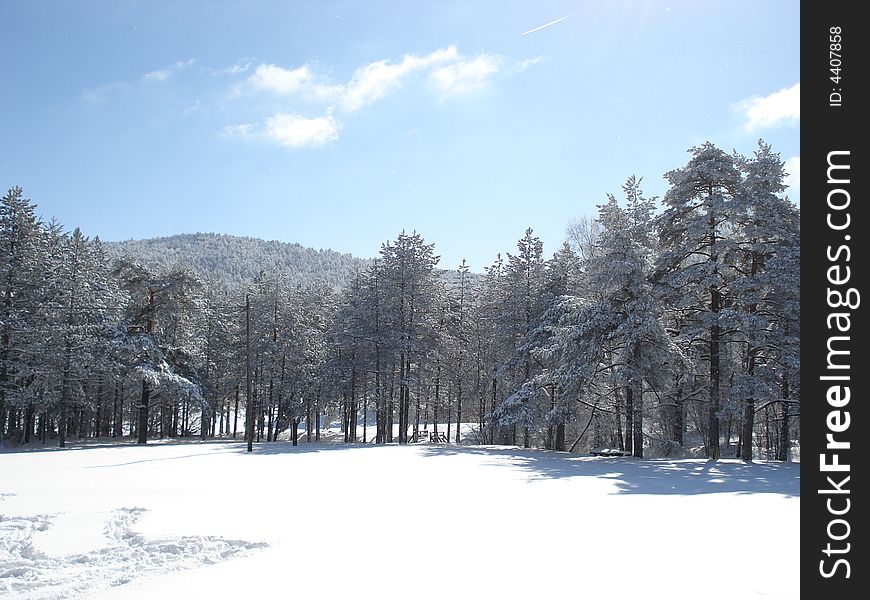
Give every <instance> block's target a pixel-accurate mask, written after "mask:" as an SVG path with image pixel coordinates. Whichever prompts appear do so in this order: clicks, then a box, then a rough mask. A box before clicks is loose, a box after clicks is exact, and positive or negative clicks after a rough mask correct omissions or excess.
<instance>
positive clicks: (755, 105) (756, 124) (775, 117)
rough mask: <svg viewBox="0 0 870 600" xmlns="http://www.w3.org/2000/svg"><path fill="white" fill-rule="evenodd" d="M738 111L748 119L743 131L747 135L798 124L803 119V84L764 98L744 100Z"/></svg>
mask: <svg viewBox="0 0 870 600" xmlns="http://www.w3.org/2000/svg"><path fill="white" fill-rule="evenodd" d="M737 110H738V111H740V112H742V113H743V114H744V116H745V117H746V123H744V125H743V129H744V131H746V132H747V133H751V132H753V131H755V130H757V129H761V128H763V127H774V126H777V125H782V124H785V123H793V122H797V121H799V120H800V118H801V84H800V83H799V82H798V83H796V84H794V85H793V86H791V87H787V88H783V89H781V90H779V91H777V92H774V93H772V94H770V95H769V96H765V97H763V98H761V97H758V96H753V97H752V98H747V99H746V100H742V101H740V102H738V103H737Z"/></svg>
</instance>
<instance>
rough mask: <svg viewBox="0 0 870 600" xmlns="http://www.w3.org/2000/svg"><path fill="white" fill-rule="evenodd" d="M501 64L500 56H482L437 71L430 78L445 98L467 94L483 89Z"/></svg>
mask: <svg viewBox="0 0 870 600" xmlns="http://www.w3.org/2000/svg"><path fill="white" fill-rule="evenodd" d="M501 62H502V60H501V57H499V56H493V55H490V54H481V55H479V56H477V57H475V58H473V59H471V60H460V61H457V62H455V63H452V64H449V65H447V66H444V67H441V68H439V69H436V70H435V71H433V72H432V75H431V76H430V77H431V79H432V81H433V82H434V83H435V85H436V86H437V87H438V89H439V90H441V93H442V94H443V95H444V96H452V95H456V94H467V93H469V92H473V91H476V90H479V89H480V88H482V87H483V86H484V85H485V84H486V82H487V79H489V77H490V75H492V74H493V73H495V72H496V71H498V69H499V66H500V65H501Z"/></svg>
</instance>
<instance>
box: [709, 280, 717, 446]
mask: <svg viewBox="0 0 870 600" xmlns="http://www.w3.org/2000/svg"><path fill="white" fill-rule="evenodd" d="M719 300H720V299H719V291H718V290H717V289H716V288H710V312H712V313H713V316H714V318H718V316H719ZM719 339H720V331H719V324H718V323H714V324H713V325H711V326H710V406H709V408H708V413H707V438H708V444H707V446H708V447H707V456H708V457H709V458H712V459H714V460H716V459H718V458H719V376H720V367H719Z"/></svg>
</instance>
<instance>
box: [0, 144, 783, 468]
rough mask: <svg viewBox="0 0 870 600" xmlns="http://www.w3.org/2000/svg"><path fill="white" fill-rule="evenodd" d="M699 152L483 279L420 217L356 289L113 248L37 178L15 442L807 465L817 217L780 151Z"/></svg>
mask: <svg viewBox="0 0 870 600" xmlns="http://www.w3.org/2000/svg"><path fill="white" fill-rule="evenodd" d="M690 153H691V158H690V160H689V162H688V163H687V164H686V165H685V166H683V167H681V168H678V169H675V170H673V171H670V172H668V173H666V174H665V178H666V180H667V182H668V185H669V187H668V190H667V192H666V193H665V195H664V197H663V198H662V199H661V201H660V202H659V201H658V199H656V198H649V197H646V196H645V195H644V193H643V190H642V180H641V179H639V178H636V177H634V176H632V177H630V178H628V180H627V181H626V182H625V184H624V185H623V189H622V195H621V197H620V198H617V197H616V196H613V195H610V196H608V197H607V198H606V199H605V202H603V204H601V205H600V206H599V211H598V215H597V217H596V218H595V219H591V218H586V219H581V220H579V221H575V222H574V223H573V224H572V226H571V227H570V228H569V235H568V240H567V241H566V242H565V243H564V244H563V245H562V246H561V247H560V248H559V249H558V250H557V251H556V252H555V253H554V254H553V255H552V256H551V257H549V258H546V257H545V255H544V250H543V244H542V242H541V240H540V239H539V238H538V237H536V236H535V235H534V232H533V230H532V229H531V228H530V229H528V230H527V231H526V232H525V234H524V235H523V236H522V237H521V238H520V239H519V240H518V242H517V247H516V250H515V251H514V252H508V253H505V255H504V256H502V255H501V254H499V255H498V256H497V257H496V259H495V261H494V262H493V263H492V264H491V265H490V266H488V267H486V268H485V270H484V273H483V274H482V276H479V275H476V274H474V273H471V272H470V270H469V267H468V265H467V264H465V261H463V262H462V264H460V265H459V266H458V268H457V270H456V271H454V272H453V273H454V274H453V276H452V277H449V278H445V277H444V276H442V275H441V274H440V273H439V271H438V264H439V257H438V256H437V254H436V251H435V247H434V244H431V243H427V242H426V241H425V240H424V239H423V237H422V236H421V235H420V234H419V233H417V232H411V233H407V232H404V231H403V232H402V233H400V234H399V235H398V237H397V238H396V239H395V240H391V241H388V242H385V243H384V244H383V245H382V246H381V249H380V252H379V254H378V257H377V258H376V259H375V260H372V261H371V262H370V263H368V264H367V266H365V267H364V268H362V269H358V270H357V271H356V272H355V274H354V275H353V276H352V278H351V280H350V282H349V283H348V284H347V285H345V286H344V287H343V288H342V289H339V290H336V289H335V288H334V287H333V286H331V285H329V284H326V283H314V282H312V281H311V280H308V281H306V282H304V283H303V282H298V281H292V280H290V279H289V277H288V276H287V274H286V273H285V272H281V271H278V270H272V271H270V270H268V269H266V268H264V269H263V270H261V271H260V273H259V274H258V275H257V276H256V277H255V278H254V280H253V281H251V282H250V283H249V284H248V285H247V286H246V288H244V289H228V288H227V287H226V286H223V285H221V284H220V283H218V282H213V281H212V282H210V281H209V280H207V279H202V278H201V277H200V276H199V275H198V274H197V273H195V272H193V271H192V270H191V269H190V268H185V267H177V268H171V269H168V268H162V269H156V268H151V267H147V266H145V265H143V263H142V262H141V260H138V259H137V258H136V257H130V256H126V257H122V258H114V259H110V258H109V255H108V254H107V252H106V250H105V248H104V247H103V245H102V244H101V242H100V240H99V238H88V237H86V236H84V235H83V234H82V232H81V231H79V230H78V229H76V230H74V231H73V232H72V233H69V232H66V231H64V229H63V227H62V226H61V225H60V224H59V223H56V222H50V223H43V222H42V221H41V220H40V219H39V218H38V217H37V216H36V213H35V206H34V204H33V203H31V201H30V200H29V199H27V198H25V197H24V192H23V191H22V190H21V188H18V187H14V188H12V189H11V190H9V191H8V192H7V194H6V195H5V196H3V198H2V202H0V277H2V283H0V285H2V286H3V289H2V299H0V327H2V333H0V436H2V438H0V442H4V443H6V444H12V443H15V444H18V443H21V444H28V443H57V444H59V445H61V446H63V445H65V444H66V442H67V440H68V439H70V438H76V439H78V438H86V437H123V436H133V437H135V439H137V440H138V441H139V442H140V443H145V442H146V440H147V439H148V438H151V437H179V436H200V437H202V438H207V437H241V436H243V435H245V434H246V433H247V435H248V437H249V439H250V440H254V439H256V440H258V441H266V442H270V441H275V440H277V439H279V435H281V436H287V437H289V439H291V440H292V441H293V443H294V444H296V443H298V441H299V439H300V435H301V436H305V438H306V439H307V440H308V441H317V440H319V439H320V437H321V429H322V428H323V427H326V426H332V427H333V429H334V428H335V427H336V426H337V427H338V428H339V431H340V433H339V435H340V436H341V438H342V439H343V440H344V441H345V442H348V443H356V442H363V443H394V442H397V443H399V444H406V443H413V442H416V441H419V440H422V439H424V436H427V435H436V436H442V437H443V438H444V439H447V440H449V441H451V442H454V443H474V444H516V445H522V446H525V447H543V448H549V449H553V450H568V451H578V450H586V449H589V448H592V447H596V446H609V447H614V448H618V449H620V450H624V451H626V452H630V453H631V454H633V455H634V456H638V457H642V456H644V455H645V454H646V455H678V454H680V453H689V452H703V453H704V454H705V455H706V456H709V457H712V458H718V457H719V456H720V455H721V454H722V453H723V452H724V453H725V454H726V455H736V456H739V457H741V458H743V459H746V460H751V459H752V458H753V457H754V456H758V455H759V454H760V455H761V456H763V457H765V458H772V459H777V460H787V459H788V456H789V449H790V447H791V445H792V443H793V441H794V440H795V439H796V438H798V436H799V419H800V411H799V406H800V404H799V400H800V386H799V370H800V354H799V342H800V301H799V294H800V287H799V264H800V238H799V211H798V209H797V207H795V206H794V205H793V204H792V203H791V202H790V201H789V200H788V199H787V198H786V197H785V196H784V195H783V192H784V190H785V185H784V177H785V173H784V171H783V163H782V161H781V160H780V158H779V155H778V154H776V153H775V152H773V150H772V149H771V147H770V146H769V145H767V144H765V143H764V142H762V141H759V145H758V148H757V150H756V151H755V153H754V154H753V155H752V156H749V157H746V156H741V155H739V154H737V153H731V154H728V153H726V152H724V151H722V150H720V149H719V148H717V147H716V146H714V145H713V144H711V143H709V142H708V143H705V144H703V145H701V146H698V147H695V148H692V149H691V150H690ZM659 204H660V206H659ZM139 258H141V257H139ZM469 424H470V425H469ZM439 428H440V431H439Z"/></svg>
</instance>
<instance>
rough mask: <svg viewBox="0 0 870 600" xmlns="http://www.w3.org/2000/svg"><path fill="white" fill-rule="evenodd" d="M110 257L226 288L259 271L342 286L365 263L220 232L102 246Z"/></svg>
mask: <svg viewBox="0 0 870 600" xmlns="http://www.w3.org/2000/svg"><path fill="white" fill-rule="evenodd" d="M104 246H105V247H106V250H107V251H108V253H109V255H110V256H113V257H118V258H120V257H125V256H128V257H131V258H134V259H135V260H138V261H139V262H141V263H143V264H145V265H149V266H152V267H155V268H162V269H169V268H173V267H175V266H178V265H184V266H187V267H190V268H192V269H193V270H194V271H195V272H196V273H197V274H199V275H200V277H202V278H203V279H205V280H211V281H213V282H215V283H219V284H221V285H223V286H225V287H227V288H235V287H239V286H242V285H244V284H247V283H249V282H250V281H252V280H253V279H254V278H255V277H256V276H257V274H258V273H259V272H260V271H261V270H264V269H265V270H266V271H271V272H278V273H283V274H284V275H285V276H286V277H287V278H288V279H289V280H290V281H292V282H297V283H313V282H322V283H326V284H329V285H331V286H332V287H334V288H341V287H343V286H344V285H345V284H346V283H347V282H348V281H350V279H351V277H353V274H354V271H355V270H356V269H365V268H367V267H368V266H369V265H370V264H371V260H370V259H362V258H356V257H354V256H352V255H351V254H342V253H340V252H335V251H334V250H322V249H321V250H315V249H313V248H306V247H304V246H302V245H300V244H290V243H286V242H278V241H266V240H261V239H258V238H250V237H237V236H233V235H226V234H219V233H185V234H180V235H173V236H169V237H159V238H151V239H146V240H128V241H123V242H104Z"/></svg>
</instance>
